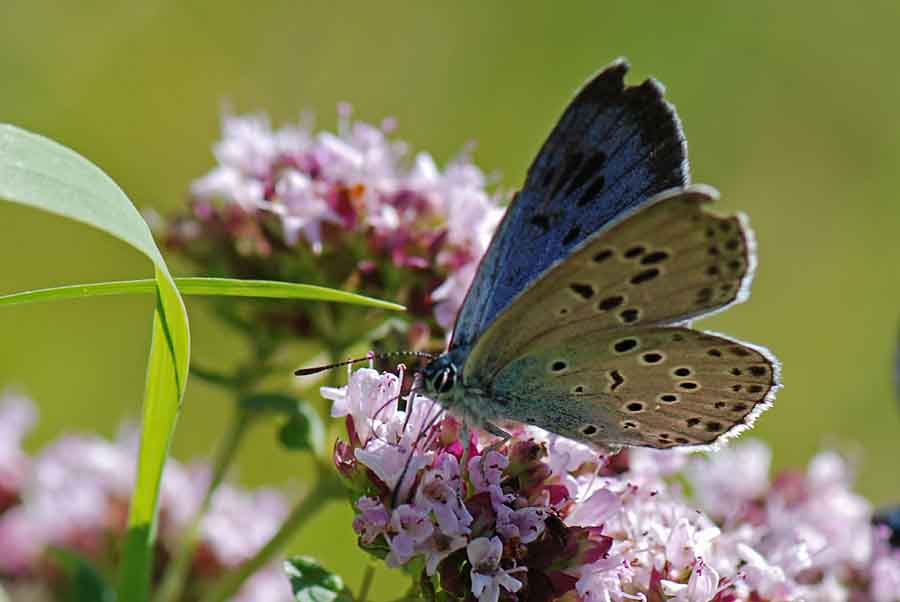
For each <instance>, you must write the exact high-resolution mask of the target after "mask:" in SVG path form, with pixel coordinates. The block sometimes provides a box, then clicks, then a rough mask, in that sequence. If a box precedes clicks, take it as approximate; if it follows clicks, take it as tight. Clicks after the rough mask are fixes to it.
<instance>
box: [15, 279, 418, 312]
mask: <svg viewBox="0 0 900 602" xmlns="http://www.w3.org/2000/svg"><path fill="white" fill-rule="evenodd" d="M175 285H176V286H177V287H178V291H179V292H180V293H181V294H182V295H213V296H225V297H265V298H269V299H305V300H317V301H333V302H335V303H351V304H355V305H364V306H368V307H377V308H380V309H392V310H398V311H402V310H403V309H405V308H404V307H403V306H402V305H398V304H396V303H390V302H388V301H381V300H380V299H373V298H371V297H365V296H363V295H357V294H355V293H347V292H344V291H340V290H335V289H331V288H326V287H323V286H314V285H311V284H295V283H293V282H277V281H274V280H240V279H237V278H199V277H198V278H193V277H191V278H175ZM156 287H157V282H156V280H153V279H150V278H145V279H141V280H121V281H114V282H97V283H91V284H74V285H68V286H58V287H54V288H44V289H39V290H34V291H24V292H21V293H12V294H9V295H0V305H16V304H19V303H32V302H36V301H52V300H58V299H78V298H82V297H94V296H106V295H128V294H134V293H155V292H156Z"/></svg>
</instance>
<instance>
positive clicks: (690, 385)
mask: <svg viewBox="0 0 900 602" xmlns="http://www.w3.org/2000/svg"><path fill="white" fill-rule="evenodd" d="M678 386H679V387H681V388H682V389H684V390H685V391H693V390H694V389H699V388H700V385H698V384H697V383H695V382H693V381H690V380H685V381H682V382H680V383H678Z"/></svg>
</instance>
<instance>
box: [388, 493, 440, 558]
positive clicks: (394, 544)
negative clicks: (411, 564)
mask: <svg viewBox="0 0 900 602" xmlns="http://www.w3.org/2000/svg"><path fill="white" fill-rule="evenodd" d="M391 529H392V530H393V531H394V532H395V533H396V535H394V536H393V537H391V539H390V544H391V553H390V554H389V555H388V558H387V562H388V564H389V565H391V566H400V565H403V564H406V562H407V561H408V560H409V559H410V558H412V557H413V555H414V554H416V553H417V550H416V547H417V546H418V544H421V543H424V542H425V540H426V539H428V538H429V537H431V534H432V533H433V532H434V525H433V524H432V523H431V519H430V518H428V514H427V513H425V512H423V511H422V510H419V509H418V508H415V507H414V506H410V505H409V504H403V505H402V506H398V507H397V508H396V509H395V510H394V512H393V514H392V515H391Z"/></svg>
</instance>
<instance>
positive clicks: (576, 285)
mask: <svg viewBox="0 0 900 602" xmlns="http://www.w3.org/2000/svg"><path fill="white" fill-rule="evenodd" d="M569 288H570V289H572V292H573V293H575V294H576V295H578V296H579V297H581V298H582V299H584V300H585V301H587V300H588V299H590V298H591V297H593V296H594V287H593V286H592V285H590V284H582V283H580V282H573V283H572V284H570V285H569Z"/></svg>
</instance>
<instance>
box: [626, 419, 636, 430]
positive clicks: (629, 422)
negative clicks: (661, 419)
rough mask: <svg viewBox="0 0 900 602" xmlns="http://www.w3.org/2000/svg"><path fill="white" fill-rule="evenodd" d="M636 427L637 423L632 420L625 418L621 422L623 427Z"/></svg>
mask: <svg viewBox="0 0 900 602" xmlns="http://www.w3.org/2000/svg"><path fill="white" fill-rule="evenodd" d="M637 427H638V423H637V422H634V421H632V420H626V421H625V422H623V423H622V428H623V429H636V428H637Z"/></svg>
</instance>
